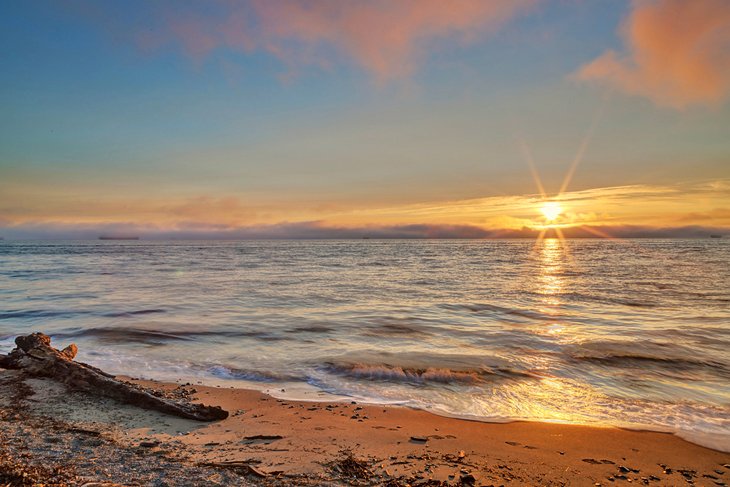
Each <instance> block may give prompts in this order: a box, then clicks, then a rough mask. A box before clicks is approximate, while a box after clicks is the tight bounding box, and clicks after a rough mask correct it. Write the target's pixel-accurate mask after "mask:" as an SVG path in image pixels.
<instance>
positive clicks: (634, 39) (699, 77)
mask: <svg viewBox="0 0 730 487" xmlns="http://www.w3.org/2000/svg"><path fill="white" fill-rule="evenodd" d="M622 35H623V38H624V42H625V44H626V46H627V49H628V53H627V54H626V55H620V54H618V53H616V52H615V51H612V50H609V51H606V52H605V53H604V54H603V55H601V56H600V57H598V58H597V59H595V60H594V61H592V62H590V63H588V64H586V65H584V66H582V67H581V68H580V69H579V70H578V72H577V73H576V76H577V78H578V79H581V80H588V81H601V82H604V83H607V84H608V85H610V86H613V87H615V88H618V89H620V90H622V91H625V92H626V93H630V94H633V95H640V96H645V97H647V98H650V99H651V100H653V101H654V102H655V103H656V104H658V105H662V106H669V107H673V108H685V107H687V106H690V105H717V104H720V103H722V102H723V101H724V100H725V99H726V98H727V96H728V93H730V2H728V1H727V0H634V3H633V9H632V12H631V14H630V16H629V17H628V19H627V20H626V21H625V23H624V25H623V27H622Z"/></svg>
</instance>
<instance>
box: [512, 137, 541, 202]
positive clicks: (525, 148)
mask: <svg viewBox="0 0 730 487" xmlns="http://www.w3.org/2000/svg"><path fill="white" fill-rule="evenodd" d="M519 142H520V150H521V151H522V155H523V157H524V158H525V161H527V166H528V167H529V168H530V174H532V179H533V180H534V181H535V185H536V186H537V190H538V191H540V196H541V197H542V199H545V198H547V193H546V192H545V187H544V186H543V184H542V180H541V179H540V173H538V172H537V167H536V166H535V160H534V159H533V158H532V152H531V151H530V146H529V145H527V142H525V140H524V139H520V141H519Z"/></svg>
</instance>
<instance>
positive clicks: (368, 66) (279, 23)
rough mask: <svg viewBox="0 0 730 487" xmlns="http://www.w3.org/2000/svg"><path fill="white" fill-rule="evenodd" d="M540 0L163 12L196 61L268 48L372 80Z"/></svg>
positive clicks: (377, 0) (294, 3)
mask: <svg viewBox="0 0 730 487" xmlns="http://www.w3.org/2000/svg"><path fill="white" fill-rule="evenodd" d="M537 1H538V0H488V1H487V0H446V1H445V0H397V1H394V0H370V1H367V2H362V1H355V0H278V1H276V2H272V1H270V0H251V1H250V2H248V3H246V4H244V3H240V2H233V1H230V2H219V3H217V4H216V5H217V6H218V7H220V9H218V10H216V12H215V14H214V15H213V14H201V13H200V12H195V13H194V14H191V13H190V12H187V13H185V12H178V13H174V14H172V15H171V16H170V15H169V14H168V22H167V23H168V25H167V32H166V33H165V34H164V37H166V39H159V38H157V37H155V38H152V39H150V37H149V35H148V34H145V35H144V36H142V37H140V42H141V43H142V44H143V45H144V47H147V48H150V47H155V46H156V45H159V44H161V43H163V42H165V41H174V42H176V43H178V44H180V45H181V46H182V47H183V48H184V50H185V52H186V53H188V54H189V55H190V56H192V57H193V58H195V59H196V60H200V59H201V58H202V57H205V56H206V55H208V54H209V53H211V52H212V51H214V50H215V49H218V48H227V49H233V50H238V51H243V52H247V53H249V52H253V51H255V50H261V51H265V52H268V53H270V54H272V55H274V56H276V57H278V58H279V59H281V60H282V61H283V62H285V63H286V64H287V65H289V66H297V65H302V64H303V65H309V64H314V65H318V66H321V67H327V66H330V65H332V64H333V62H334V61H335V59H341V57H342V56H344V57H345V59H347V60H349V61H350V62H353V63H354V64H355V65H357V66H359V67H361V68H363V69H365V70H366V71H367V72H369V73H370V74H371V75H372V76H373V77H374V78H375V79H376V80H377V81H379V82H384V81H387V80H390V79H393V78H398V77H403V76H407V75H408V74H411V73H412V72H413V71H414V70H415V69H416V68H417V66H418V64H419V61H420V60H421V59H423V58H424V57H425V55H426V54H427V52H428V50H429V48H430V47H432V45H433V41H434V40H436V39H444V38H456V39H458V40H460V41H462V42H469V41H470V40H472V39H474V38H476V37H478V36H481V35H484V34H486V33H490V32H494V31H495V30H496V29H498V28H499V27H500V26H502V25H503V24H504V23H505V22H506V21H507V20H509V19H511V18H513V17H514V16H516V15H517V14H518V13H520V12H523V11H525V10H526V9H527V8H529V7H530V6H532V5H533V4H535V3H536V2H537Z"/></svg>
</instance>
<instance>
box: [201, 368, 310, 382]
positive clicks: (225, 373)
mask: <svg viewBox="0 0 730 487" xmlns="http://www.w3.org/2000/svg"><path fill="white" fill-rule="evenodd" d="M205 371H206V372H207V373H209V374H211V375H212V376H214V377H217V378H219V379H226V380H247V381H253V382H294V381H297V382H305V381H306V378H305V377H301V376H297V375H293V374H284V373H276V372H273V371H262V370H251V369H241V368H238V367H229V366H226V365H212V366H209V367H206V368H205Z"/></svg>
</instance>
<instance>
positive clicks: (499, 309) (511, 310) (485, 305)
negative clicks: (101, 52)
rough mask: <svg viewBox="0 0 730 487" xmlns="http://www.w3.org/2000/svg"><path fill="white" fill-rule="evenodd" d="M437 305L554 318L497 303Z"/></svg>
mask: <svg viewBox="0 0 730 487" xmlns="http://www.w3.org/2000/svg"><path fill="white" fill-rule="evenodd" d="M439 307H440V308H443V309H447V310H450V311H469V312H472V313H485V312H492V313H498V314H505V315H515V316H520V317H522V318H529V319H532V320H545V319H554V318H555V316H547V315H545V314H542V313H538V312H536V311H531V310H527V309H517V308H507V307H504V306H497V305H494V304H488V303H458V304H451V303H442V304H440V305H439Z"/></svg>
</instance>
